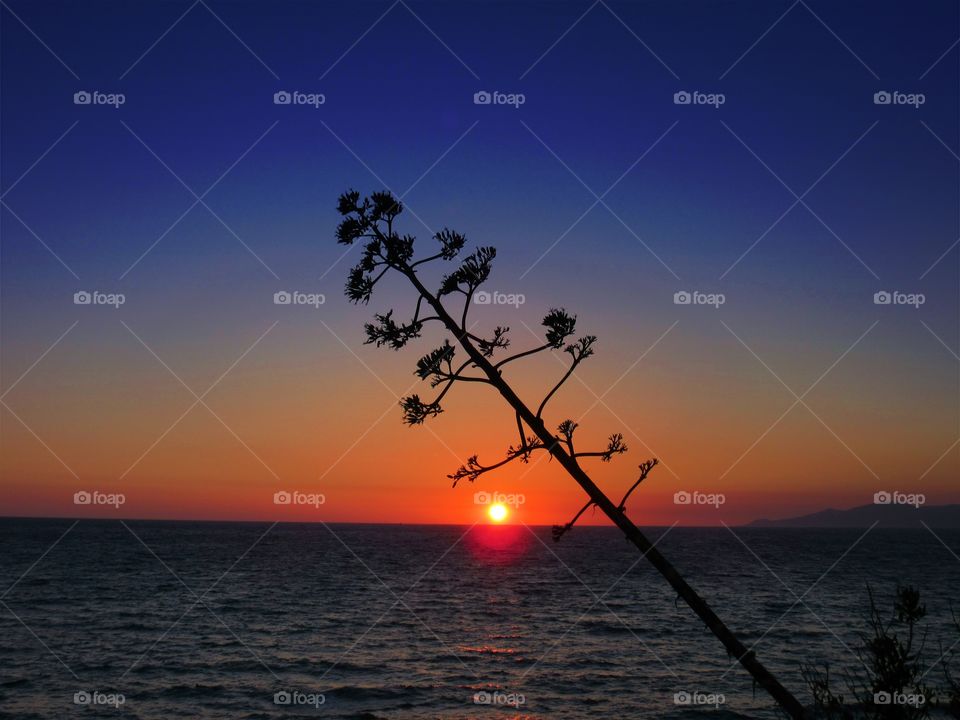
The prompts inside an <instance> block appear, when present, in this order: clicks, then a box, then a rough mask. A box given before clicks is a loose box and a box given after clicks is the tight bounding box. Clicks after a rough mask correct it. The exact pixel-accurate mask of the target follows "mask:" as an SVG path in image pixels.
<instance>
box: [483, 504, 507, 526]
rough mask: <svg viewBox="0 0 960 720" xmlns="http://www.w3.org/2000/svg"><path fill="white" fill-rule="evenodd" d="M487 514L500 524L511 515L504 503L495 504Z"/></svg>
mask: <svg viewBox="0 0 960 720" xmlns="http://www.w3.org/2000/svg"><path fill="white" fill-rule="evenodd" d="M487 514H488V515H489V516H490V519H491V520H493V521H494V522H497V523H499V522H503V521H504V520H506V519H507V515H508V514H509V513H508V511H507V506H506V505H504V504H503V503H494V504H493V505H491V506H490V509H489V510H487Z"/></svg>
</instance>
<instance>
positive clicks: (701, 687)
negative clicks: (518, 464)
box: [0, 519, 960, 718]
mask: <svg viewBox="0 0 960 720" xmlns="http://www.w3.org/2000/svg"><path fill="white" fill-rule="evenodd" d="M68 530H69V531H68ZM67 531H68V532H67ZM65 532H66V534H65V535H64V533H65ZM648 532H649V534H650V535H651V537H653V538H658V537H660V536H663V537H662V539H661V540H660V541H659V545H658V547H660V549H661V550H662V551H663V553H664V554H665V555H666V556H667V557H668V558H670V559H671V560H672V562H674V564H675V565H676V566H677V567H678V568H679V569H680V570H681V572H683V573H684V574H685V576H686V577H687V579H688V581H689V582H690V583H691V584H692V585H693V586H694V587H695V588H697V589H698V590H699V591H700V593H701V594H702V595H703V596H704V597H705V598H707V600H708V601H709V602H710V604H711V605H712V606H713V608H714V609H715V610H716V611H717V613H718V614H719V615H720V616H721V618H723V619H724V620H725V621H726V622H727V624H728V625H729V626H730V627H731V628H732V629H734V631H735V632H737V633H738V634H739V636H740V638H741V640H742V641H743V642H744V643H745V644H747V645H748V646H754V644H755V647H754V649H755V651H756V653H757V655H758V657H759V658H760V659H761V661H763V662H764V663H766V664H767V666H768V667H769V668H770V669H771V670H772V671H773V672H774V673H776V674H777V675H778V677H779V678H780V679H781V681H782V682H783V683H784V684H785V685H787V686H788V687H790V688H791V689H793V690H794V691H795V692H796V693H798V695H799V696H800V697H801V698H802V699H803V700H804V701H805V702H807V701H809V695H808V693H807V690H806V687H805V685H804V683H803V681H802V678H801V676H800V671H799V666H800V663H810V662H821V663H822V662H829V663H830V665H831V668H832V670H833V672H838V671H839V669H840V668H844V667H854V666H855V665H856V663H857V660H856V657H855V656H854V654H853V648H854V647H855V645H856V643H857V642H858V637H859V634H860V633H862V632H864V631H865V630H866V617H865V612H866V604H867V594H866V588H867V584H868V583H869V584H870V585H871V586H872V587H873V589H874V591H875V593H876V594H877V596H878V598H879V600H880V601H881V602H882V603H885V607H890V606H891V604H890V600H891V597H892V593H893V591H894V588H895V586H896V584H897V582H900V583H911V584H914V585H917V586H919V587H920V588H921V591H922V592H923V596H924V599H925V602H926V605H927V609H928V618H927V623H926V624H927V627H928V639H927V648H926V652H927V654H928V655H929V656H930V657H931V659H932V658H935V657H936V656H938V655H939V654H940V649H939V647H938V640H940V639H942V640H943V642H944V649H945V648H946V646H947V645H949V643H950V642H953V641H955V640H956V639H957V633H956V631H955V630H953V631H951V630H950V629H949V627H948V620H949V614H950V608H949V604H950V601H951V600H952V601H954V602H955V603H956V602H957V601H958V599H960V560H958V559H957V558H956V557H955V556H954V555H953V554H951V552H950V551H949V550H948V549H947V548H946V547H944V544H942V543H941V540H942V541H943V543H946V545H948V546H949V547H950V548H953V552H957V551H960V530H943V531H940V530H938V531H937V535H938V536H939V539H938V538H937V537H935V536H934V535H933V534H932V533H931V532H928V531H926V530H890V529H882V528H876V529H874V530H872V531H869V532H867V533H866V534H865V535H864V534H863V533H864V531H862V530H806V529H804V530H788V529H748V528H734V529H733V530H732V531H731V530H729V529H726V528H715V529H683V528H675V529H672V530H669V531H668V529H666V528H651V529H649V531H648ZM664 533H666V535H665V536H664ZM61 536H62V538H61ZM58 538H61V539H60V540H59V542H57V540H58ZM54 543H56V544H54ZM0 547H2V553H0V597H2V604H0V715H2V716H3V717H16V718H39V717H42V718H61V717H70V716H82V717H110V718H117V717H125V718H126V717H131V718H181V717H182V718H280V717H292V716H295V717H301V716H305V717H324V718H489V717H491V716H497V717H504V718H507V717H515V718H648V717H655V718H660V717H662V718H694V717H703V716H704V715H705V714H710V715H711V716H713V717H717V718H732V717H750V718H773V717H777V712H776V711H775V709H774V708H773V705H772V702H771V701H770V700H769V699H768V697H767V696H766V694H765V693H764V692H763V691H762V690H761V689H757V690H756V692H754V689H753V687H752V683H751V679H750V677H749V676H748V675H747V674H746V672H745V671H743V670H742V669H740V667H739V665H737V664H736V663H735V662H734V661H732V659H731V658H729V657H728V656H727V655H726V653H725V651H724V650H723V648H722V646H721V645H720V644H719V642H718V641H717V640H716V639H715V638H714V637H713V635H712V634H711V633H710V632H709V631H707V630H706V629H705V628H704V627H703V626H702V624H701V623H700V622H699V621H698V620H697V618H696V617H695V616H694V615H693V613H692V611H691V610H690V609H689V608H687V607H686V605H685V604H683V602H682V601H680V602H677V600H676V597H675V595H674V594H673V593H672V592H671V590H670V588H669V586H668V585H667V584H666V583H665V581H664V580H663V579H662V578H661V577H660V576H659V575H658V574H657V573H656V571H655V570H653V568H652V567H651V566H649V564H648V563H647V561H646V560H644V559H642V558H640V556H639V553H638V552H637V551H636V550H635V549H634V548H633V546H631V545H629V544H628V543H627V542H626V541H625V540H624V539H623V538H622V536H620V535H619V534H618V532H617V531H616V530H614V529H609V528H588V527H584V528H576V529H575V530H574V531H573V532H572V533H571V534H570V535H568V536H567V537H565V538H564V539H563V541H561V542H560V543H559V544H555V543H553V542H552V540H551V539H550V530H549V528H539V527H538V528H528V527H525V526H510V527H506V526H504V527H487V526H478V527H475V528H473V529H468V528H464V527H452V526H374V525H329V526H326V525H322V524H310V525H306V524H303V525H300V524H278V525H271V524H269V523H195V522H146V521H127V522H126V523H125V524H124V523H121V522H119V521H81V522H79V523H77V524H75V525H74V524H73V521H70V520H23V519H5V520H0ZM798 598H799V600H798ZM931 679H936V680H938V679H939V678H933V677H931ZM277 693H281V695H279V696H278V695H277ZM283 693H286V694H283ZM677 693H700V694H699V695H697V696H696V697H697V700H698V702H699V703H700V704H697V705H682V704H677V702H676V695H677ZM121 696H122V700H123V702H122V703H121V702H120V700H121ZM681 697H682V696H681ZM286 699H290V700H291V703H290V704H277V702H276V700H280V701H283V700H286ZM84 701H88V702H84ZM478 701H479V702H478ZM487 701H489V702H487Z"/></svg>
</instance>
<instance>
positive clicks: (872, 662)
mask: <svg viewBox="0 0 960 720" xmlns="http://www.w3.org/2000/svg"><path fill="white" fill-rule="evenodd" d="M867 596H868V598H869V601H870V611H869V616H868V624H869V628H870V632H869V634H863V635H862V636H861V641H860V645H859V646H858V647H857V649H856V651H855V652H856V654H857V657H858V658H859V660H860V664H861V666H862V668H863V672H860V671H859V669H858V670H857V671H854V672H849V673H847V675H846V680H845V684H846V686H847V688H848V689H849V692H850V698H851V699H850V700H849V701H848V700H845V698H844V696H843V695H839V694H837V693H835V691H834V690H833V688H832V687H831V683H830V672H829V671H830V668H829V666H825V669H824V670H823V671H821V670H819V669H818V668H816V667H814V666H803V667H802V670H801V672H802V674H803V677H804V679H805V680H806V681H807V684H808V686H809V687H810V690H811V693H812V694H813V698H814V705H815V707H816V708H817V711H818V713H819V714H820V715H822V716H823V717H826V718H843V719H846V718H871V719H873V720H916V719H917V718H925V717H928V716H929V709H930V707H931V706H932V705H933V704H934V700H935V697H936V695H935V691H934V690H933V689H932V688H930V687H929V686H927V685H926V684H925V683H924V678H925V677H926V675H927V674H928V672H929V671H928V669H927V667H926V665H925V663H924V659H923V646H924V641H923V639H922V638H921V639H920V640H919V641H918V638H917V632H918V625H919V623H920V621H921V620H923V618H924V617H925V616H926V613H927V610H926V606H925V605H924V604H923V603H921V602H920V591H919V590H917V589H916V588H913V587H909V586H898V587H897V591H896V598H895V600H894V607H893V614H892V616H891V615H886V614H885V613H883V612H881V611H880V610H879V609H878V608H877V604H876V600H875V598H874V595H873V589H872V588H870V587H869V586H867ZM947 672H948V673H949V671H948V670H947ZM948 678H949V674H948Z"/></svg>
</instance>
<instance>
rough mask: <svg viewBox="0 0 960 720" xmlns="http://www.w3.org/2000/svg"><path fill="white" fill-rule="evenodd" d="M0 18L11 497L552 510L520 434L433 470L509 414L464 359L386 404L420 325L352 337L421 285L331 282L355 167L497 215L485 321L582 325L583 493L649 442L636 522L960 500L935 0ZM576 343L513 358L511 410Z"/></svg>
mask: <svg viewBox="0 0 960 720" xmlns="http://www.w3.org/2000/svg"><path fill="white" fill-rule="evenodd" d="M0 18H2V20H0V22H2V27H0V38H2V61H3V62H2V70H0V81H2V86H0V130H2V151H3V152H2V161H0V187H2V193H3V206H2V209H0V213H2V214H0V230H2V242H0V283H2V284H0V340H2V347H0V392H2V393H3V397H2V400H3V404H2V405H0V455H2V459H0V478H2V482H0V514H2V515H27V516H77V517H94V516H95V517H137V518H174V519H223V520H231V519H232V520H261V519H273V520H304V521H309V520H318V519H319V520H323V521H324V522H404V523H468V524H469V523H473V522H477V521H483V519H484V517H485V515H484V513H485V510H486V507H485V506H484V504H483V501H484V499H485V497H486V496H481V497H479V498H477V497H475V493H477V492H482V493H487V494H490V493H503V494H505V495H510V496H512V497H513V499H514V500H515V503H514V506H513V508H512V513H511V518H510V519H511V521H516V522H525V523H528V524H553V523H562V522H565V521H566V520H567V519H569V517H571V516H572V515H573V513H574V512H576V510H577V509H579V507H580V506H581V504H582V502H583V499H584V498H583V493H582V491H581V490H580V489H579V488H578V487H577V486H576V484H575V483H574V482H573V481H572V480H571V479H570V478H568V477H567V476H566V475H565V474H564V473H563V471H562V470H561V469H560V468H559V466H558V465H557V464H556V463H551V462H549V461H548V460H547V459H542V460H541V461H540V462H531V463H530V464H528V465H522V464H520V463H514V464H512V465H510V466H508V467H507V468H505V469H504V470H503V471H502V472H500V473H497V474H494V473H491V474H488V475H486V476H484V477H483V478H481V479H480V480H478V481H477V482H476V483H475V484H474V485H472V486H471V485H470V484H469V483H462V484H461V485H459V486H458V487H457V488H455V489H453V488H451V483H450V481H449V480H448V479H447V477H446V475H447V474H448V473H451V472H453V471H454V470H455V469H456V467H457V466H458V465H459V464H461V463H462V462H463V461H464V460H465V459H466V458H467V457H468V456H470V455H472V454H474V453H478V454H479V456H480V459H481V461H494V460H497V459H498V456H499V454H500V453H502V452H503V450H504V449H505V448H506V447H507V446H508V445H510V444H511V443H514V442H515V440H516V438H515V428H514V425H513V417H512V415H511V413H510V411H509V409H508V408H507V407H506V405H505V404H504V403H503V401H502V400H501V399H500V398H499V397H498V396H497V394H496V393H495V392H493V391H492V390H490V389H489V388H484V387H471V386H465V387H457V388H456V389H455V390H454V392H453V393H452V394H451V397H450V400H449V402H448V403H447V404H446V405H445V412H444V413H443V415H441V416H440V417H438V418H436V419H435V420H434V421H432V422H429V423H428V424H427V426H425V427H418V428H410V427H407V426H404V425H403V424H402V423H401V412H400V409H399V406H398V398H399V397H401V396H403V395H406V394H409V393H411V392H421V393H422V394H427V393H429V389H428V388H426V387H421V386H418V384H417V378H416V377H415V376H414V375H413V370H414V367H415V362H416V359H417V358H418V357H419V356H420V355H421V354H423V353H424V352H426V351H427V350H429V349H431V348H432V347H433V346H435V345H436V344H437V342H438V341H439V337H438V336H429V337H427V338H425V339H424V340H423V341H422V343H420V344H419V345H417V346H416V347H413V346H411V347H409V348H407V349H405V350H404V351H402V352H399V353H395V352H392V351H388V350H384V349H377V348H375V347H372V346H369V345H364V344H363V339H364V334H363V323H364V322H365V321H367V320H368V319H369V318H370V316H371V315H372V314H373V313H374V312H381V311H383V310H386V309H389V308H396V312H397V314H398V315H400V316H403V315H407V314H409V313H410V312H411V311H412V303H413V300H414V298H413V296H412V294H411V292H410V290H409V289H408V288H404V287H403V285H402V284H401V283H399V282H391V283H388V284H386V285H384V286H383V287H382V288H379V287H378V291H377V293H376V294H375V296H374V298H373V300H372V301H371V303H370V305H369V306H367V307H364V306H360V307H356V306H352V305H350V304H349V303H348V302H347V300H346V298H345V297H344V296H343V292H342V288H343V282H344V280H345V277H346V273H347V271H348V269H349V267H350V266H351V265H352V263H353V262H354V261H355V260H356V258H357V256H358V250H357V249H356V248H354V249H353V250H351V251H347V250H346V249H345V248H344V247H343V246H340V245H337V244H336V242H335V239H334V230H335V227H336V224H337V222H338V220H339V218H338V216H337V213H336V209H335V208H336V199H337V196H338V195H339V194H340V193H341V192H343V191H344V190H347V189H349V188H356V189H357V190H360V191H361V192H363V193H369V192H373V191H377V190H383V189H389V190H391V191H392V192H394V193H395V194H397V195H399V196H402V197H403V200H404V203H405V205H406V211H405V212H404V214H403V216H402V218H401V220H402V223H401V224H402V230H403V231H404V232H407V233H410V234H414V235H416V236H417V237H418V245H417V247H418V248H420V249H421V251H422V252H429V251H430V250H432V248H433V247H434V244H433V241H432V240H431V235H432V234H433V233H434V232H436V231H437V230H439V229H441V228H443V227H451V228H454V229H456V230H458V231H460V232H462V233H464V234H465V235H466V236H467V238H468V241H469V242H470V243H472V244H484V245H494V246H496V247H497V249H498V258H497V262H496V265H495V268H494V272H493V275H492V278H491V280H490V282H489V283H488V286H487V289H488V290H490V291H497V292H499V293H503V294H504V295H513V296H517V298H519V297H520V296H522V299H523V302H522V303H519V302H517V303H516V304H514V305H510V304H499V305H496V304H491V305H483V306H481V305H477V306H474V307H473V308H472V310H471V318H472V320H475V321H476V322H477V323H478V324H477V325H476V327H477V328H479V329H483V328H486V329H489V328H492V327H493V326H494V325H498V324H499V325H508V326H510V328H511V337H512V343H513V344H512V348H513V349H517V350H519V349H523V348H525V347H528V346H532V345H534V344H537V343H538V342H539V341H540V337H541V335H540V333H541V328H540V326H539V323H540V319H541V318H542V317H543V315H544V314H545V312H546V311H547V310H548V309H550V308H552V307H565V308H567V309H568V310H570V311H571V312H574V313H576V314H577V316H578V329H579V330H580V331H581V332H583V333H591V334H595V335H597V336H598V337H599V341H598V345H597V354H596V356H595V357H594V358H591V359H590V360H589V361H587V362H585V363H584V364H583V365H581V366H580V368H578V370H577V372H576V374H575V376H574V377H573V378H572V379H571V380H570V381H569V382H568V383H567V385H566V386H565V388H564V390H563V391H562V392H561V393H560V394H559V395H558V397H557V398H556V400H553V401H551V404H550V406H549V408H548V412H547V417H548V422H549V423H550V424H551V425H555V424H557V423H559V422H560V421H561V420H563V419H565V418H567V417H570V418H573V419H575V420H578V421H579V422H580V423H581V426H580V430H579V431H578V437H580V442H581V443H583V444H584V446H589V445H590V444H596V445H597V447H598V448H599V447H602V446H603V445H604V444H605V438H606V437H607V436H608V435H609V434H610V433H614V432H621V433H623V435H624V439H625V442H626V443H627V445H628V447H629V449H630V452H629V453H627V454H626V455H624V456H621V457H618V458H616V459H614V461H613V462H611V463H609V464H607V463H599V462H596V463H595V464H593V465H587V469H588V471H589V472H590V474H591V476H592V477H593V478H594V479H595V480H596V481H597V482H598V483H599V484H600V486H601V487H602V488H603V489H605V490H606V491H608V492H609V493H610V495H611V496H616V497H619V495H620V494H622V492H624V491H625V490H626V488H627V487H629V485H630V484H631V483H632V481H633V479H634V478H635V477H636V472H637V465H638V464H639V463H640V462H641V461H643V460H646V459H647V458H650V457H657V458H658V459H659V460H660V465H659V466H658V467H657V468H656V469H655V470H654V472H653V473H652V474H651V476H650V477H649V478H648V479H647V481H646V482H645V483H644V485H643V486H642V488H641V489H640V490H639V491H638V492H637V493H636V494H635V495H634V496H633V498H632V500H631V503H630V505H629V506H628V511H629V514H630V516H631V517H632V518H633V519H634V520H635V521H636V522H638V523H642V524H662V525H669V524H672V523H674V522H678V523H680V524H684V525H696V524H706V525H715V524H720V523H721V522H726V523H739V522H747V521H749V520H751V519H754V518H758V517H789V516H795V515H800V514H804V513H807V512H812V511H816V510H819V509H822V508H825V507H852V506H857V505H863V504H867V503H869V502H872V501H873V497H874V494H875V493H877V492H881V491H901V492H904V493H921V494H922V495H923V496H924V498H925V501H926V502H927V503H931V504H933V503H935V504H941V503H950V502H960V484H958V482H957V478H958V474H960V444H958V439H960V403H958V397H960V358H958V346H960V307H958V305H960V300H958V298H960V283H958V279H960V248H958V244H957V242H958V237H960V228H958V222H960V207H958V197H960V186H958V168H960V159H958V156H957V153H958V146H960V139H958V135H960V133H958V91H957V88H958V86H960V83H958V65H960V50H958V44H957V38H958V35H960V18H958V7H957V5H956V3H952V2H931V3H925V4H924V5H923V8H922V10H919V9H918V8H917V7H916V6H915V5H912V4H910V3H906V2H896V3H887V2H879V3H878V2H869V3H868V2H845V3H840V4H838V3H826V2H820V1H815V0H814V1H809V2H807V1H804V2H794V3H791V2H686V3H662V4H652V3H634V2H631V3H622V2H606V1H602V2H596V3H593V4H591V3H589V2H575V3H572V2H571V3H567V2H550V3H546V2H539V3H533V2H517V3H497V2H471V3H434V2H420V1H410V0H402V1H398V2H394V3H392V4H391V3H385V2H355V3H336V2H332V3H295V2H274V3H269V4H266V3H248V2H210V1H209V0H203V1H199V2H195V3H192V4H191V3H190V2H189V1H187V2H152V3H136V4H126V3H118V2H93V3H83V4H78V3H66V2H22V1H19V0H10V2H8V3H6V4H4V7H3V8H2V9H0ZM278 92H289V93H294V92H297V93H301V94H302V95H300V96H298V97H299V98H301V99H304V102H303V103H301V104H294V103H291V104H277V103H275V102H274V96H275V94H276V93H278ZM483 92H488V93H494V92H496V93H500V95H497V98H498V99H501V100H503V101H504V102H498V103H490V104H478V103H476V102H475V94H476V93H483ZM76 93H90V94H91V97H92V98H93V100H92V102H91V103H89V104H77V102H76V101H77V100H82V99H84V97H85V96H83V95H79V96H76V95H75V94H76ZM678 93H689V94H690V97H692V98H694V101H693V102H690V103H686V104H684V103H682V102H679V103H678V102H677V100H681V101H682V100H683V99H684V98H685V97H686V95H683V94H680V95H677V94H678ZM877 93H889V97H890V98H891V102H889V103H884V102H883V100H884V99H885V98H886V97H887V96H886V95H882V94H881V95H877ZM118 94H119V95H122V104H121V103H120V100H121V98H120V97H118ZM311 95H312V96H313V99H312V100H311V99H310V96H311ZM320 96H322V100H323V102H322V103H321V102H320ZM521 96H522V98H521ZM480 97H481V98H482V97H483V96H480ZM521 100H522V102H521ZM441 272H442V271H441ZM430 277H431V281H432V282H437V281H438V280H439V276H438V275H437V276H433V275H430ZM281 291H287V292H294V291H296V292H302V293H307V294H310V293H312V294H318V295H322V297H323V303H322V304H319V303H318V304H317V306H311V305H300V306H295V305H277V304H275V303H274V294H275V293H277V292H281ZM78 292H81V293H82V292H87V293H101V295H98V296H97V297H99V298H100V299H101V300H104V301H108V302H109V301H110V299H111V298H113V301H112V302H113V304H102V303H101V304H98V303H92V304H77V303H76V302H75V293H78ZM878 292H880V293H883V292H886V293H891V294H892V295H891V296H892V297H893V298H894V301H893V302H891V303H889V304H877V303H876V302H875V294H876V293H878ZM677 293H692V294H696V295H695V297H697V298H699V299H700V300H710V299H711V298H712V304H703V303H697V302H695V303H691V304H677V302H676V301H675V300H676V297H677V296H676V294H677ZM119 295H122V300H123V302H122V304H118V303H119V298H118V297H117V296H119ZM81 297H82V296H81ZM680 297H681V298H682V297H684V296H680ZM881 297H883V296H881ZM721 299H722V303H721ZM566 357H567V356H566V355H564V354H563V353H562V352H558V353H556V354H555V355H554V356H549V355H545V356H541V357H538V358H537V359H535V360H531V361H530V362H529V363H526V364H524V365H523V366H522V367H518V369H517V370H516V371H514V372H512V373H510V375H509V379H510V380H511V382H513V383H514V386H515V388H516V389H517V391H518V392H519V394H520V395H521V397H523V398H525V399H526V400H527V401H528V404H532V405H534V406H536V405H537V404H538V403H539V400H540V398H541V397H542V396H543V394H544V393H545V392H546V390H548V389H549V388H550V387H551V385H552V384H553V383H554V382H555V381H556V379H558V378H559V376H560V375H561V374H562V373H563V372H564V370H565V365H564V362H565V359H566ZM518 365H519V363H518ZM590 462H591V461H589V460H585V461H584V463H590ZM78 492H80V493H82V492H87V493H91V494H93V495H92V497H93V498H95V499H94V501H93V502H91V503H90V504H76V501H75V494H76V493H78ZM278 492H289V493H301V495H299V496H296V497H299V498H300V499H301V500H303V499H304V498H309V497H314V499H315V500H317V501H316V502H313V503H310V502H302V503H297V502H294V503H291V504H277V503H275V501H274V496H275V494H276V493H278ZM97 493H99V494H97ZM678 493H679V494H680V495H678ZM684 493H687V494H688V495H687V496H688V497H691V498H694V501H693V502H691V503H683V502H682V498H683V497H684V495H683V494H684ZM121 496H122V503H121V502H120V501H119V499H120V497H121ZM320 496H322V500H323V502H322V503H320V502H319V499H320ZM111 497H113V498H114V500H115V502H112V504H111V502H110V501H109V498H111ZM678 498H681V500H678ZM711 498H712V500H711ZM521 501H522V502H521ZM584 521H585V522H598V523H599V522H602V521H603V518H601V517H599V516H591V515H590V514H588V515H587V516H586V517H585V519H584Z"/></svg>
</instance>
